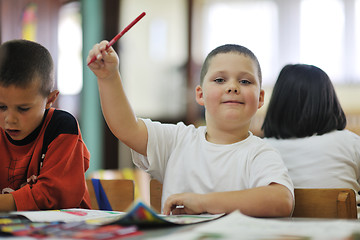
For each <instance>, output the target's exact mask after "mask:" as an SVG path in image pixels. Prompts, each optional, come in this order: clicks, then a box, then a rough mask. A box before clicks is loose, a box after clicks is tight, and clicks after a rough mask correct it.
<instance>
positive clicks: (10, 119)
mask: <svg viewBox="0 0 360 240" xmlns="http://www.w3.org/2000/svg"><path fill="white" fill-rule="evenodd" d="M5 122H6V123H7V124H14V123H16V122H17V117H16V114H14V113H12V112H8V114H6V116H5Z"/></svg>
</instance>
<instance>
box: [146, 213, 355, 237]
mask: <svg viewBox="0 0 360 240" xmlns="http://www.w3.org/2000/svg"><path fill="white" fill-rule="evenodd" d="M354 233H360V221H354V220H328V219H324V220H319V219H314V220H310V221H309V219H307V220H300V219H290V218H287V219H281V218H279V219H270V218H253V217H248V216H245V215H243V214H241V213H240V212H238V211H236V212H233V213H231V214H229V215H227V216H224V217H222V218H220V219H217V220H214V221H211V222H207V223H201V224H199V225H198V226H196V227H195V228H193V229H191V230H190V231H187V232H184V233H176V234H174V235H168V236H165V237H160V238H153V240H155V239H157V240H163V239H167V240H177V239H179V240H180V239H222V240H223V239H247V240H252V239H277V240H282V239H284V240H285V239H292V240H294V239H312V240H314V239H315V240H335V239H336V240H339V239H348V237H349V236H351V235H352V234H354Z"/></svg>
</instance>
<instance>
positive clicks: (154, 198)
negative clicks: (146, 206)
mask: <svg viewBox="0 0 360 240" xmlns="http://www.w3.org/2000/svg"><path fill="white" fill-rule="evenodd" d="M161 196H162V184H161V183H160V182H159V181H158V180H156V179H151V180H150V206H151V207H152V208H153V209H154V210H155V211H157V212H158V213H161Z"/></svg>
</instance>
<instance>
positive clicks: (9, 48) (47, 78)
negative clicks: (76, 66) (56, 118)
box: [0, 39, 54, 96]
mask: <svg viewBox="0 0 360 240" xmlns="http://www.w3.org/2000/svg"><path fill="white" fill-rule="evenodd" d="M35 79H38V80H40V89H39V91H40V93H41V94H42V95H44V96H47V95H48V94H49V93H50V92H51V90H52V88H53V86H54V63H53V59H52V57H51V55H50V53H49V51H48V50H47V49H46V48H45V47H43V46H42V45H40V44H38V43H36V42H32V41H28V40H21V39H17V40H11V41H7V42H5V43H3V44H2V45H1V46H0V85H1V86H4V87H7V86H10V85H15V86H17V87H22V88H25V87H27V86H29V84H31V83H32V82H33V81H34V80H35Z"/></svg>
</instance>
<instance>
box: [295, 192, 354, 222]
mask: <svg viewBox="0 0 360 240" xmlns="http://www.w3.org/2000/svg"><path fill="white" fill-rule="evenodd" d="M293 217H309V218H346V219H357V205H356V197H355V192H354V190H352V189H347V188H321V189H310V188H307V189H295V209H294V213H293Z"/></svg>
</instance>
